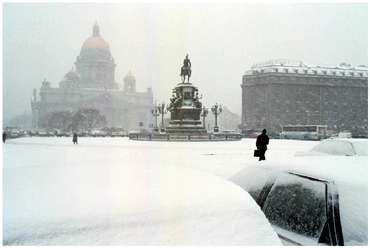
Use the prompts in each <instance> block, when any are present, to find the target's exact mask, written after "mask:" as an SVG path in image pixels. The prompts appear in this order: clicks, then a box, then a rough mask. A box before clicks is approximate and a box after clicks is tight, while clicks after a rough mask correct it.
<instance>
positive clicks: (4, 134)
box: [3, 131, 6, 143]
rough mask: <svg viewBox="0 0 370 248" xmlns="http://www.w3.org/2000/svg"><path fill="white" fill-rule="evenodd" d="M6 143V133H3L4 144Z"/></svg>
mask: <svg viewBox="0 0 370 248" xmlns="http://www.w3.org/2000/svg"><path fill="white" fill-rule="evenodd" d="M5 141H6V132H5V131H3V143H5Z"/></svg>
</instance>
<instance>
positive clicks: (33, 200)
mask: <svg viewBox="0 0 370 248" xmlns="http://www.w3.org/2000/svg"><path fill="white" fill-rule="evenodd" d="M4 170H5V171H4V177H5V180H6V181H7V183H6V184H5V186H4V227H3V228H4V229H3V231H4V236H3V237H4V242H5V243H6V242H8V241H9V240H10V241H11V240H17V239H18V241H19V242H20V243H22V244H39V245H40V244H59V245H61V244H74V245H79V244H81V245H84V244H85V245H86V244H90V245H91V244H105V245H107V244H141V245H147V244H152V245H153V244H154V245H165V244H166V245H167V244H172V245H179V244H193V245H194V244H198V245H199V244H218V245H230V244H244V245H281V243H280V241H279V239H278V237H277V235H276V233H275V232H274V231H273V229H272V228H271V226H270V225H269V223H268V221H267V219H266V218H265V216H264V215H263V213H262V211H261V210H260V209H259V207H258V206H257V204H256V203H255V202H254V200H253V199H252V198H251V197H250V195H249V194H248V193H246V192H245V191H243V190H242V189H241V188H239V187H238V186H236V185H234V184H232V183H231V182H228V181H227V180H224V179H221V178H219V177H216V176H210V175H208V174H205V173H201V172H197V171H193V170H190V169H181V168H178V167H168V166H163V167H155V168H153V167H145V166H144V167H143V166H126V167H123V166H110V167H106V166H104V165H91V166H88V167H86V166H80V167H74V166H63V167H58V166H36V167H18V168H17V167H15V168H12V167H7V168H5V169H4ZM30 175H31V178H30ZM82 175H83V176H82ZM11 182H16V183H17V184H12V183H11ZM44 185H48V186H46V187H45V186H44ZM80 232H82V234H80Z"/></svg>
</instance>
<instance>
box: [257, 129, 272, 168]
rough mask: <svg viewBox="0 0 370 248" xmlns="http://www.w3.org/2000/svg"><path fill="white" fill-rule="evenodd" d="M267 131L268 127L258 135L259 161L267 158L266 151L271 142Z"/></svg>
mask: <svg viewBox="0 0 370 248" xmlns="http://www.w3.org/2000/svg"><path fill="white" fill-rule="evenodd" d="M266 132H267V131H266V129H263V130H262V133H261V134H260V135H258V136H257V141H256V146H257V150H258V154H259V161H261V160H266V158H265V152H266V150H267V145H268V144H269V136H267V134H266Z"/></svg>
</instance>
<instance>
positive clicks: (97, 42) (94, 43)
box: [82, 36, 109, 50]
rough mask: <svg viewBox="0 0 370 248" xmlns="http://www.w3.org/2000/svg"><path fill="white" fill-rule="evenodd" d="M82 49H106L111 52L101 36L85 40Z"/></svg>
mask: <svg viewBox="0 0 370 248" xmlns="http://www.w3.org/2000/svg"><path fill="white" fill-rule="evenodd" d="M82 49H104V50H109V45H108V43H107V42H106V41H105V40H103V39H102V38H101V37H99V36H92V37H90V38H88V39H87V40H85V42H84V43H83V45H82Z"/></svg>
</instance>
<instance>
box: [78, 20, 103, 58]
mask: <svg viewBox="0 0 370 248" xmlns="http://www.w3.org/2000/svg"><path fill="white" fill-rule="evenodd" d="M89 51H98V52H99V53H104V54H106V55H110V49H109V44H108V43H107V42H106V41H105V40H104V39H103V38H102V37H101V36H100V31H99V26H98V24H97V23H95V25H94V27H93V34H92V36H91V37H89V38H87V39H86V40H85V42H84V43H83V45H82V48H81V55H83V54H86V52H88V53H89Z"/></svg>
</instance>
